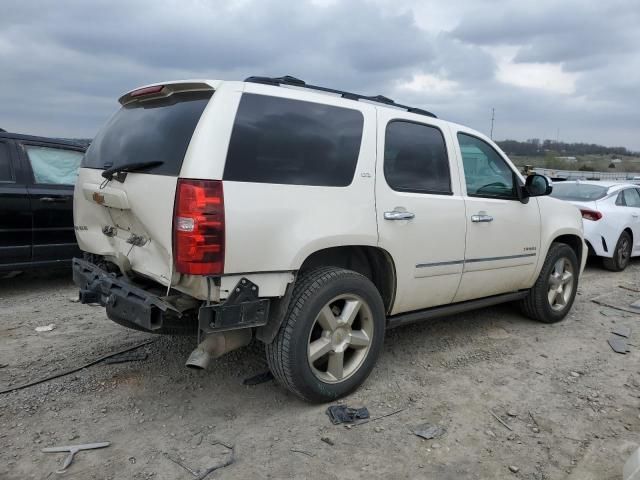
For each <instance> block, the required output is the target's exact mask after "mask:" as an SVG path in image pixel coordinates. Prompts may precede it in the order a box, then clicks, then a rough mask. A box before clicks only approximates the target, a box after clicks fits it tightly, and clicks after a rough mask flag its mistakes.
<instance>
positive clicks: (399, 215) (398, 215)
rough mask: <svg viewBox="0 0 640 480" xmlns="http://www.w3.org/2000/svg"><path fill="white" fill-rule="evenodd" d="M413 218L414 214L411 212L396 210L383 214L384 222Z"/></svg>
mask: <svg viewBox="0 0 640 480" xmlns="http://www.w3.org/2000/svg"><path fill="white" fill-rule="evenodd" d="M414 217H415V214H413V213H411V212H400V211H398V210H393V211H391V212H384V219H385V220H411V219H412V218H414Z"/></svg>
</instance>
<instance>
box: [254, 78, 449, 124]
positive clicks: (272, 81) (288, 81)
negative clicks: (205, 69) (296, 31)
mask: <svg viewBox="0 0 640 480" xmlns="http://www.w3.org/2000/svg"><path fill="white" fill-rule="evenodd" d="M244 81H245V82H250V83H262V84H264V85H275V86H280V85H290V86H293V87H302V88H309V89H311V90H319V91H321V92H327V93H334V94H338V95H340V96H341V97H342V98H346V99H348V100H356V101H357V100H366V101H369V102H377V103H382V104H384V105H389V106H391V107H397V108H403V109H405V110H406V111H407V112H410V113H415V114H417V115H426V116H427V117H433V118H438V117H436V116H435V115H434V114H433V113H431V112H428V111H427V110H423V109H421V108H415V107H409V106H407V105H401V104H399V103H396V102H394V101H393V100H391V99H390V98H387V97H384V96H382V95H375V96H367V95H360V94H358V93H351V92H345V91H344V90H336V89H334V88H327V87H319V86H318V85H310V84H308V83H306V82H305V81H304V80H300V79H299V78H296V77H292V76H291V75H285V76H284V77H255V76H253V77H247V78H245V80H244Z"/></svg>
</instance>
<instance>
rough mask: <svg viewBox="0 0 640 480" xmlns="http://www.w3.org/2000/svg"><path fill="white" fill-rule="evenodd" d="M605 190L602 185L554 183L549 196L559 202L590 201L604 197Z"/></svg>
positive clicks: (606, 188)
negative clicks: (559, 200) (557, 199)
mask: <svg viewBox="0 0 640 480" xmlns="http://www.w3.org/2000/svg"><path fill="white" fill-rule="evenodd" d="M607 190H608V187H604V186H602V185H590V184H585V183H562V182H556V183H554V184H553V191H552V192H551V196H552V197H555V198H559V199H561V200H574V201H590V200H598V199H600V198H602V197H604V196H605V195H606V194H607Z"/></svg>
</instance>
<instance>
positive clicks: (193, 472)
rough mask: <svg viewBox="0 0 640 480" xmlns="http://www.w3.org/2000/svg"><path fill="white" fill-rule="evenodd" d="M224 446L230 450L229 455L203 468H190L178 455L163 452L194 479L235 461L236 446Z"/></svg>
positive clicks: (206, 475)
mask: <svg viewBox="0 0 640 480" xmlns="http://www.w3.org/2000/svg"><path fill="white" fill-rule="evenodd" d="M220 445H224V444H223V443H220ZM224 446H225V447H227V448H228V449H229V450H231V455H229V457H228V458H227V459H226V460H225V461H224V462H222V463H219V464H217V465H214V466H212V467H208V468H205V469H203V470H194V469H193V468H190V467H189V466H188V465H186V464H185V463H184V462H183V461H182V460H180V459H179V458H178V457H175V456H173V455H171V454H170V453H166V452H165V453H164V456H165V457H166V458H167V459H169V460H171V461H172V462H173V463H175V464H177V465H179V466H181V467H182V468H184V469H185V470H186V471H187V472H189V473H190V474H191V475H193V477H194V478H195V479H196V480H204V479H205V478H206V477H208V476H209V475H210V474H211V473H213V472H215V471H216V470H219V469H221V468H224V467H228V466H229V465H231V464H232V463H234V462H235V461H236V447H235V445H231V446H227V445H224Z"/></svg>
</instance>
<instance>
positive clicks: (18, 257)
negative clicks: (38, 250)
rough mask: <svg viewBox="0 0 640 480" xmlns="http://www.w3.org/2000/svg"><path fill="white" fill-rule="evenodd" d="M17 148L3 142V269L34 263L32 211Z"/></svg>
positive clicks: (0, 214) (0, 163) (0, 250)
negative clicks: (32, 261) (32, 256)
mask: <svg viewBox="0 0 640 480" xmlns="http://www.w3.org/2000/svg"><path fill="white" fill-rule="evenodd" d="M16 160H17V156H16V151H15V150H14V145H13V144H12V143H11V142H9V141H6V140H0V270H7V269H10V268H11V265H14V266H15V267H16V268H18V267H19V265H16V264H24V263H28V262H30V261H31V209H30V207H29V195H28V193H27V187H26V186H25V184H24V178H23V175H22V172H21V171H20V169H19V168H18V166H19V164H18V162H17V161H16Z"/></svg>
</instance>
